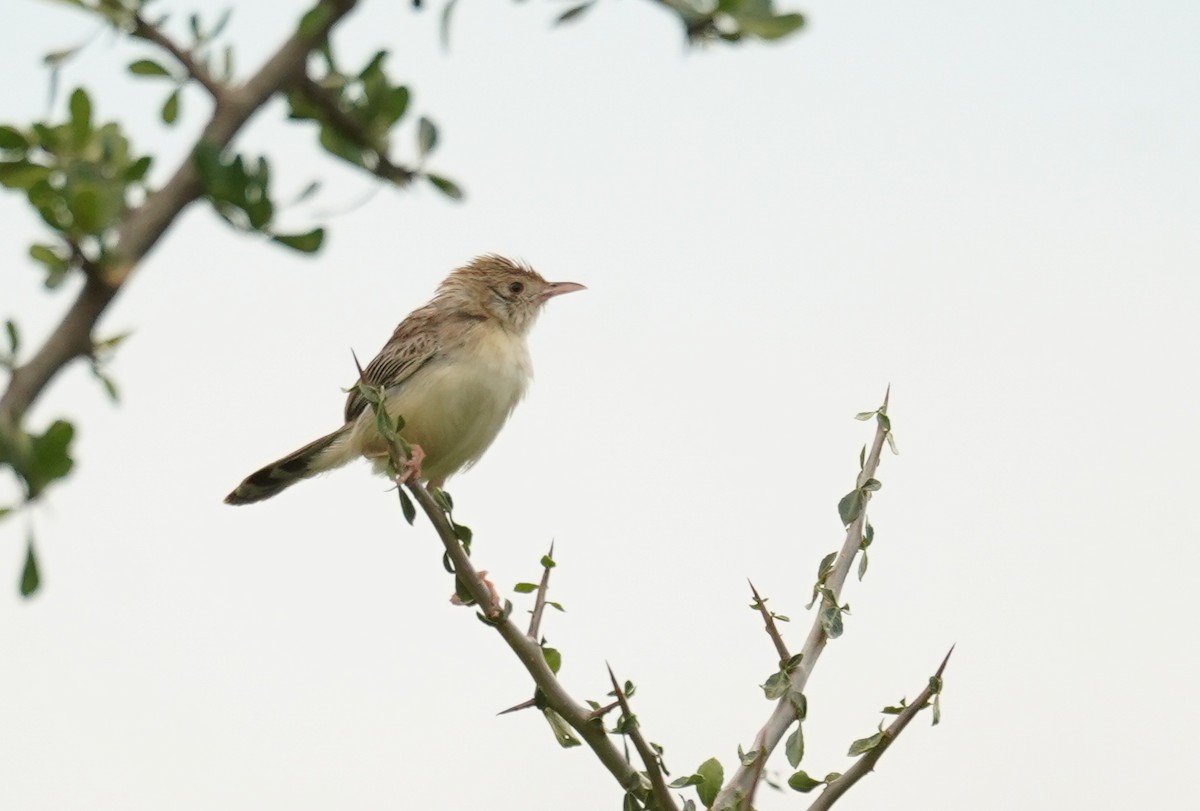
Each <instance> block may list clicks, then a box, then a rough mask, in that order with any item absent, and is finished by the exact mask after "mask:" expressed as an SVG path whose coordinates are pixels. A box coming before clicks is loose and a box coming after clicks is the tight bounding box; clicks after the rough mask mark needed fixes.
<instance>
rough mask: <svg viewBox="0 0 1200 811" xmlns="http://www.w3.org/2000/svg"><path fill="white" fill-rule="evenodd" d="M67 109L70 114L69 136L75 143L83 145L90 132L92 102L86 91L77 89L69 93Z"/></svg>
mask: <svg viewBox="0 0 1200 811" xmlns="http://www.w3.org/2000/svg"><path fill="white" fill-rule="evenodd" d="M68 109H69V110H70V113H71V136H72V137H73V138H74V139H75V143H77V144H83V143H85V142H86V141H87V139H88V135H90V134H91V131H92V100H91V99H89V98H88V94H87V91H85V90H84V89H83V88H82V87H77V88H75V90H74V91H73V92H72V93H71V98H70V101H69V102H68Z"/></svg>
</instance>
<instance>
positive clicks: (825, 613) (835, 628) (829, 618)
mask: <svg viewBox="0 0 1200 811" xmlns="http://www.w3.org/2000/svg"><path fill="white" fill-rule="evenodd" d="M821 627H822V628H824V629H825V635H826V636H828V637H829V638H830V639H837V638H838V637H839V636H841V635H842V630H843V628H842V609H840V608H838V607H837V606H836V605H827V606H825V607H824V608H822V609H821Z"/></svg>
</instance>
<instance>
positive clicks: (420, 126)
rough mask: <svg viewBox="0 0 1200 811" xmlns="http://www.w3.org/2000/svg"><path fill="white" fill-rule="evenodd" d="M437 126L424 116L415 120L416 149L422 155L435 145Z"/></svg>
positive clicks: (431, 149) (430, 150) (426, 153)
mask: <svg viewBox="0 0 1200 811" xmlns="http://www.w3.org/2000/svg"><path fill="white" fill-rule="evenodd" d="M437 138H438V133H437V127H436V126H435V125H434V123H433V122H432V121H430V120H429V119H428V118H426V117H425V116H421V120H420V121H418V122H417V149H418V150H419V151H420V153H421V154H422V155H428V154H429V153H430V152H432V151H433V149H434V147H436V146H437Z"/></svg>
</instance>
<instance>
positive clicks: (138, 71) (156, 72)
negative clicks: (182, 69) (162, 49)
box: [129, 59, 171, 78]
mask: <svg viewBox="0 0 1200 811" xmlns="http://www.w3.org/2000/svg"><path fill="white" fill-rule="evenodd" d="M129 72H130V73H132V74H133V75H134V76H166V77H167V78H170V76H171V71H169V70H167V69H166V68H164V67H163V66H162V65H160V64H158V63H157V62H155V61H154V60H153V59H139V60H138V61H136V62H134V63H132V64H131V65H130V66H129Z"/></svg>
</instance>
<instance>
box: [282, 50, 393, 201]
mask: <svg viewBox="0 0 1200 811" xmlns="http://www.w3.org/2000/svg"><path fill="white" fill-rule="evenodd" d="M291 89H293V90H295V91H296V92H297V93H299V94H300V95H301V96H303V97H304V99H305V100H306V101H308V102H309V103H310V104H313V105H314V106H316V107H317V108H319V109H320V110H321V112H322V113H323V114H324V115H325V119H326V121H327V122H328V124H329V125H330V126H331V127H333V128H334V129H335V130H337V132H338V133H340V134H341V135H343V136H345V137H346V138H349V139H350V140H351V141H353V142H354V143H356V144H358V145H359V146H360V147H362V148H363V149H366V150H369V151H370V153H371V155H372V156H373V157H374V165H373V166H367V167H365V168H366V169H367V170H368V171H370V172H373V173H374V174H375V175H376V176H377V177H380V178H382V179H384V180H387V181H390V182H392V183H395V184H396V185H397V186H406V185H408V184H409V183H411V182H412V180H413V178H414V177H416V172H414V171H413V170H411V169H407V168H405V167H403V166H400V165H398V164H395V163H392V161H391V159H390V158H389V157H388V155H387V145H386V143H380V140H379V138H377V137H374V136H372V135H371V134H370V133H368V132H367V130H366V128H365V127H364V126H363V125H362V122H361V121H359V120H358V119H356V118H355V117H354V116H352V115H350V114H349V113H347V112H346V110H345V109H343V108H342V106H341V104H339V103H338V98H337V96H336V95H335V94H334V93H332V92H330V91H329V89H328V88H325V87H322V86H321V85H320V84H318V83H317V82H315V81H313V80H312V78H310V77H309V76H308V75H307V74H305V75H303V76H297V77H296V79H295V80H294V81H293V82H292V83H291Z"/></svg>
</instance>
